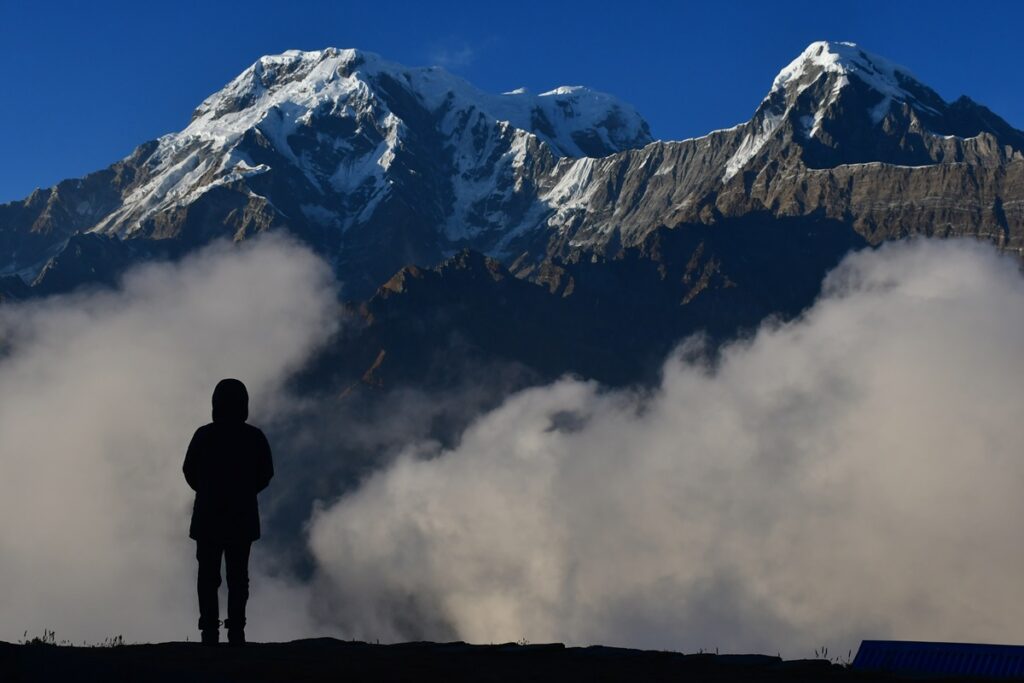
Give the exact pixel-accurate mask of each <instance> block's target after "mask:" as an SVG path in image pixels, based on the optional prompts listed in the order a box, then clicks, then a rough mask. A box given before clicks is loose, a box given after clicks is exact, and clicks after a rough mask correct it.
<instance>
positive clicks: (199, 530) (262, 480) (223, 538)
mask: <svg viewBox="0 0 1024 683" xmlns="http://www.w3.org/2000/svg"><path fill="white" fill-rule="evenodd" d="M248 417H249V394H248V392H247V391H246V389H245V385H244V384H242V383H241V382H240V381H238V380H237V379H225V380H221V381H220V382H219V383H218V384H217V387H216V388H215V389H214V391H213V422H211V423H210V424H206V425H203V426H202V427H200V428H199V429H197V430H196V433H195V434H194V435H193V437H192V441H191V443H189V445H188V451H187V452H186V453H185V464H184V465H183V466H182V470H183V471H184V473H185V480H186V481H187V482H188V485H189V486H191V487H192V489H193V490H194V491H195V492H196V499H195V504H194V505H193V506H192V524H191V526H190V527H189V536H190V537H192V538H194V539H196V540H211V541H219V542H225V543H227V542H243V541H255V540H256V539H258V538H259V537H260V513H259V505H258V503H257V501H256V494H257V493H259V492H260V491H262V490H263V489H265V488H266V487H267V485H268V484H269V483H270V480H271V478H272V477H273V476H274V463H273V459H272V458H271V454H270V444H269V443H267V437H266V436H264V435H263V432H262V431H260V430H259V429H258V428H257V427H254V426H252V425H250V424H246V422H245V421H246V420H247V419H248Z"/></svg>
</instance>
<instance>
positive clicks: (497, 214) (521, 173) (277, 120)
mask: <svg viewBox="0 0 1024 683" xmlns="http://www.w3.org/2000/svg"><path fill="white" fill-rule="evenodd" d="M650 141H651V137H650V133H649V131H648V127H647V124H646V123H645V122H644V120H643V119H642V118H640V116H639V115H638V114H637V113H636V112H635V111H634V110H633V109H632V108H631V107H630V106H628V105H626V104H624V103H622V102H619V101H618V100H616V99H615V98H613V97H611V96H608V95H604V94H601V93H597V92H593V91H591V90H588V89H586V88H580V87H562V88H557V89H555V90H552V91H550V92H547V93H543V94H541V95H537V96H534V95H530V94H529V93H526V92H524V91H516V92H513V93H507V94H504V95H491V94H488V93H484V92H482V91H480V90H477V89H476V88H474V87H473V86H471V85H469V84H468V83H466V82H465V81H463V80H461V79H459V78H457V77H455V76H452V75H451V74H448V73H446V72H445V71H443V70H442V69H437V68H418V69H410V68H406V67H404V66H401V65H398V64H393V63H389V62H386V61H384V60H382V59H380V58H379V57H377V56H376V55H373V54H370V53H365V52H359V51H356V50H336V49H327V50H323V51H318V52H297V51H291V52H286V53H284V54H282V55H277V56H269V57H263V58H261V59H260V60H259V61H257V62H256V63H255V64H253V65H252V66H251V67H249V68H248V69H246V70H245V71H244V72H243V73H242V74H241V75H239V76H238V77H237V78H236V79H234V80H233V81H232V82H231V83H229V84H228V85H227V86H225V88H224V89H223V90H221V91H219V92H217V93H215V94H214V95H212V96H210V97H209V98H207V99H206V100H205V101H204V102H203V103H202V104H200V105H199V107H198V108H197V109H196V111H195V112H194V114H193V116H192V121H191V123H190V124H189V126H188V127H187V128H185V129H184V130H183V131H181V132H180V133H174V134H170V135H166V136H164V137H162V138H160V139H159V140H156V141H153V142H149V143H146V144H144V145H142V146H140V147H139V148H138V149H136V150H135V152H133V154H132V155H131V156H129V157H128V158H126V159H124V160H123V161H121V162H118V163H117V164H115V165H114V166H112V167H111V168H109V169H107V170H105V171H100V172H98V173H95V174H92V175H90V176H88V177H86V178H84V179H82V180H77V181H65V182H63V183H61V184H60V185H58V186H57V187H55V188H52V189H50V190H45V191H43V190H41V191H37V192H35V193H33V195H31V196H30V197H28V198H27V199H25V200H23V201H21V202H14V203H12V204H7V205H4V206H2V207H0V273H14V272H21V273H22V274H23V275H26V276H28V279H33V278H35V277H36V276H37V274H38V273H39V272H40V270H42V268H43V266H44V264H45V262H46V260H47V259H48V258H50V257H52V256H53V255H54V254H55V253H56V252H58V251H60V250H61V249H63V248H64V244H65V242H66V240H67V239H68V238H69V237H70V236H71V235H74V234H77V233H84V232H88V233H95V234H100V235H107V236H113V237H117V238H120V239H122V240H124V241H131V242H136V241H152V242H161V243H173V244H174V245H175V248H176V249H177V250H178V251H183V250H187V249H191V248H194V247H196V246H198V245H201V244H203V243H205V242H208V241H210V240H211V239H214V238H217V237H228V238H231V239H236V240H237V239H245V238H246V237H248V236H251V235H254V234H257V233H260V232H262V231H265V230H272V229H286V230H289V231H291V232H293V233H294V234H296V235H298V236H299V237H300V238H301V239H303V240H305V241H306V242H308V243H309V244H311V245H313V246H314V247H315V248H316V249H317V250H318V251H320V252H321V253H323V254H324V255H326V256H328V257H329V258H330V259H331V260H332V261H334V262H335V263H336V264H337V266H338V271H339V274H340V275H341V276H342V277H343V278H344V279H345V280H346V283H347V284H348V286H349V288H350V289H353V290H356V291H358V292H365V293H369V292H372V291H373V289H374V288H375V287H376V286H377V285H378V284H379V283H380V282H381V281H382V280H384V279H386V278H387V277H389V276H390V275H391V274H392V273H394V272H395V270H397V269H398V268H400V267H402V266H403V265H406V264H408V263H414V262H425V263H433V262H436V261H438V260H440V259H441V258H442V257H443V256H444V255H445V254H449V253H452V252H453V251H455V250H457V249H458V248H460V247H461V246H470V245H471V246H474V247H475V248H477V249H479V250H481V251H487V252H494V251H500V248H501V245H502V244H503V243H504V242H505V241H506V240H507V236H508V228H509V226H510V225H511V224H513V223H517V222H522V221H526V222H531V221H532V222H534V223H535V222H536V219H535V218H533V217H532V216H528V215H527V214H529V212H530V211H532V210H534V208H535V207H534V203H533V201H532V200H533V195H534V192H533V182H534V180H533V177H532V176H533V174H535V173H542V172H544V171H546V170H547V169H549V168H551V167H553V166H554V164H555V163H556V161H557V160H558V159H559V158H561V157H564V156H567V155H571V156H573V157H582V156H584V155H588V154H589V155H593V156H604V155H607V154H612V153H615V152H618V151H621V150H623V149H629V148H633V147H639V146H642V145H644V144H647V143H648V142H650Z"/></svg>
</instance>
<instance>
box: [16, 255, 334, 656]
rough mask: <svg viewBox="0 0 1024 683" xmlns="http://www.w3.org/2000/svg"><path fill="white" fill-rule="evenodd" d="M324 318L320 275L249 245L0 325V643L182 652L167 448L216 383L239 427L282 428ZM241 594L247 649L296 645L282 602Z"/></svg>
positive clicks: (312, 265) (181, 490) (275, 584)
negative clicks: (117, 640) (248, 403)
mask: <svg viewBox="0 0 1024 683" xmlns="http://www.w3.org/2000/svg"><path fill="white" fill-rule="evenodd" d="M335 302H336V293H335V285H334V282H333V280H332V277H331V275H330V271H329V269H328V268H327V266H326V265H325V264H324V263H323V262H321V261H320V260H319V259H318V258H317V257H315V256H314V255H313V254H312V253H311V252H309V251H308V250H307V249H305V248H303V247H299V246H297V245H295V244H294V243H291V242H289V241H286V240H283V239H280V238H262V239H260V240H256V241H255V242H253V243H251V244H243V245H240V246H229V245H218V246H215V247H212V248H209V249H206V250H205V251H203V252H201V253H200V254H198V255H196V256H194V257H191V258H188V259H186V260H184V261H183V262H181V263H180V264H177V265H169V264H161V265H147V266H144V267H141V268H139V269H136V270H134V271H132V272H131V273H130V274H128V276H127V277H126V279H125V281H124V283H123V287H121V288H119V289H118V290H117V291H103V292H92V293H87V294H82V295H76V296H69V297H58V298H54V299H49V300H46V301H42V302H35V303H29V304H25V305H19V306H13V307H2V308H0V454H2V458H0V469H2V472H0V586H2V590H0V615H2V616H0V640H8V641H13V640H16V639H20V638H21V637H22V633H23V631H25V630H28V632H29V635H30V636H31V635H38V634H41V633H42V630H43V629H44V628H50V629H54V630H55V631H56V632H57V637H58V638H69V639H71V640H73V641H74V642H80V641H81V640H87V641H89V642H98V641H100V640H102V639H104V638H106V637H109V636H113V635H117V634H124V636H125V638H126V639H128V640H131V641H148V640H166V639H184V638H185V637H186V636H194V630H195V621H196V619H197V615H196V607H195V597H194V581H195V559H194V552H195V551H194V544H193V542H192V541H190V540H189V539H188V538H187V529H188V518H189V514H190V511H191V501H192V492H191V490H189V489H188V487H187V486H185V485H183V478H182V474H181V464H182V460H183V457H184V452H185V447H186V446H187V445H188V441H189V439H190V438H191V436H192V432H193V431H194V429H195V428H196V427H197V426H199V425H200V424H203V423H205V422H208V421H209V419H210V404H209V400H210V394H211V392H212V388H213V386H214V384H215V383H216V382H217V380H218V379H220V378H222V377H230V376H234V377H238V378H240V379H242V380H243V381H245V382H246V384H247V385H248V386H249V389H250V393H251V395H252V397H253V400H254V405H253V406H252V415H253V418H252V421H253V422H254V423H256V424H263V423H265V422H266V421H268V420H270V419H271V416H273V415H276V414H279V413H280V412H281V411H282V410H285V409H286V408H287V406H286V405H283V404H282V400H283V399H282V398H281V396H282V394H281V392H280V387H281V384H282V382H283V381H284V379H285V378H286V377H287V376H288V375H289V374H290V373H291V372H292V371H294V370H295V369H296V368H297V367H298V366H299V365H300V364H301V363H302V362H303V361H304V360H305V359H306V357H307V356H308V355H309V354H310V352H311V351H312V350H313V349H314V348H315V347H316V346H318V345H319V344H321V343H323V342H324V340H326V339H327V338H328V336H329V335H330V334H331V333H332V331H333V329H334V325H335V324H336V321H337V320H338V316H337V315H336V311H335V306H336V303H335ZM278 466H279V467H287V466H288V465H287V462H279V463H278ZM259 547H260V546H259V545H258V544H257V546H256V548H257V550H256V554H257V558H256V560H255V563H257V564H258V562H259V557H258V554H259ZM257 574H259V571H258V570H257ZM253 588H254V598H253V604H252V608H251V613H252V616H253V627H254V635H257V633H259V634H262V637H278V638H281V637H295V636H296V635H302V634H304V633H308V632H309V631H310V630H311V629H312V627H311V626H310V625H309V623H308V620H307V619H306V616H305V613H304V612H305V610H304V607H303V605H304V601H303V594H302V593H301V592H298V593H297V592H296V591H297V590H298V589H297V588H295V587H294V586H291V585H290V584H288V583H287V582H285V581H283V580H281V579H275V578H271V577H269V576H266V575H257V576H255V577H254V579H253ZM271 613H272V614H273V615H274V618H273V619H269V618H266V617H267V616H268V615H269V614H271ZM261 616H262V617H264V618H261Z"/></svg>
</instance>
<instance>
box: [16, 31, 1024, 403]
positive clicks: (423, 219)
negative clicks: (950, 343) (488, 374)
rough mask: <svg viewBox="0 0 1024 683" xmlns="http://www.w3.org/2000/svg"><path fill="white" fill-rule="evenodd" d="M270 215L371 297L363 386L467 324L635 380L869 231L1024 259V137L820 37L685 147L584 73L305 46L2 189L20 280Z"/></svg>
mask: <svg viewBox="0 0 1024 683" xmlns="http://www.w3.org/2000/svg"><path fill="white" fill-rule="evenodd" d="M267 230H287V231H290V232H291V233H293V234H294V235H296V236H298V237H299V238H300V239H302V240H303V241H305V242H307V243H308V244H310V245H311V246H312V247H313V248H314V249H316V250H317V251H318V252H319V253H321V254H323V255H324V256H325V257H326V258H328V259H329V261H330V262H331V263H333V264H334V266H335V268H336V270H337V273H338V276H339V278H340V279H341V280H342V281H343V282H344V283H345V292H346V295H348V296H349V297H351V298H353V299H357V300H363V301H364V304H363V305H362V309H361V310H362V312H363V316H364V320H365V321H366V325H365V326H364V328H363V332H362V333H361V335H362V336H359V337H358V338H357V339H355V340H349V342H351V343H352V344H354V345H355V346H356V347H358V348H359V349H360V351H359V353H355V354H352V355H351V357H358V358H362V359H363V361H361V362H360V363H359V364H357V365H356V366H353V367H351V368H349V369H348V370H347V371H346V372H350V374H351V372H354V373H355V375H354V377H355V378H356V379H362V380H363V381H365V382H367V383H369V384H374V383H381V382H386V380H387V378H389V377H391V378H394V377H399V376H409V375H410V374H417V373H419V374H420V375H423V373H424V372H427V371H425V370H424V368H429V367H431V363H432V361H430V359H428V358H427V356H426V355H424V354H426V353H427V352H428V351H427V350H428V349H430V348H435V347H437V348H436V349H435V350H437V351H438V354H439V355H438V354H435V356H432V358H435V359H438V358H439V359H440V360H439V361H437V362H444V353H442V352H441V350H440V344H441V342H440V341H438V340H442V339H445V340H448V341H446V342H444V343H448V342H449V341H450V340H451V339H452V338H453V336H452V332H453V331H454V330H458V333H459V335H460V337H459V338H460V339H462V340H463V341H464V342H466V343H468V344H469V345H470V346H471V347H473V348H474V349H476V350H477V351H476V352H479V353H480V354H482V355H483V356H487V355H488V354H491V355H496V356H499V357H508V358H511V359H514V360H516V361H517V362H525V363H526V364H527V365H529V366H530V368H532V370H533V371H535V372H537V373H539V374H541V375H545V376H546V375H549V374H552V373H556V374H557V373H558V372H564V371H566V370H569V371H576V372H580V373H583V374H587V375H589V376H597V377H600V378H602V379H605V380H607V381H611V382H620V381H627V380H628V379H629V378H631V377H634V378H635V377H636V376H638V375H641V374H643V373H645V372H647V371H648V369H649V367H650V363H651V362H652V361H651V359H657V358H659V357H660V356H661V355H662V354H663V353H664V352H665V351H666V350H667V349H668V348H669V347H670V346H671V343H672V342H673V341H675V340H677V339H678V338H679V337H680V336H681V335H684V334H688V333H690V332H694V331H698V330H705V331H707V332H709V333H710V334H711V336H712V337H716V336H720V337H726V336H730V335H733V334H735V333H736V332H737V331H739V330H742V329H744V328H749V327H752V326H754V325H756V324H757V323H758V322H759V321H760V320H761V319H762V318H763V317H764V316H766V315H770V314H772V313H777V314H781V315H793V314H795V313H797V312H799V310H801V309H802V308H803V307H805V306H807V305H808V304H809V303H810V302H811V301H812V300H813V298H814V296H815V294H816V293H817V288H818V284H819V282H820V280H821V277H822V275H823V274H824V273H825V271H826V270H827V269H828V268H830V267H831V266H833V265H834V264H835V263H837V262H838V260H839V259H840V258H841V257H842V256H843V255H844V254H845V253H846V252H847V251H848V250H849V249H851V248H855V247H858V246H863V245H869V244H871V245H873V244H878V243H880V242H883V241H885V240H891V239H898V238H902V237H906V236H909V235H936V236H946V237H972V238H980V239H984V240H988V241H991V242H993V243H994V244H996V245H998V246H999V247H1000V248H1002V249H1005V250H1007V251H1012V252H1015V253H1017V254H1021V253H1024V133H1022V132H1021V131H1018V130H1016V129H1014V128H1013V127H1012V126H1010V125H1009V124H1007V123H1006V122H1005V121H1003V120H1002V119H1000V118H999V117H998V116H996V115H995V114H993V113H992V112H991V111H989V110H988V109H986V108H985V107H983V106H981V105H979V104H976V103H974V102H973V101H971V100H970V99H968V98H966V97H962V98H960V99H958V100H956V101H954V102H946V101H944V100H943V98H942V97H940V96H939V95H938V94H937V93H936V92H935V91H934V90H932V89H930V88H929V87H928V86H926V85H924V84H923V83H921V82H920V81H918V80H917V79H916V78H915V77H914V76H913V75H912V74H911V73H910V72H909V71H908V70H907V69H905V68H903V67H900V66H898V65H895V64H892V63H890V62H889V61H887V60H885V59H883V58H881V57H878V56H875V55H871V54H869V53H867V52H865V51H863V50H861V49H860V48H859V47H857V46H855V45H852V44H848V43H830V42H818V43H813V44H812V45H810V46H809V47H808V48H807V49H806V50H805V51H804V52H803V53H802V54H801V55H799V56H798V57H797V58H796V59H795V60H794V61H793V62H792V63H790V64H789V65H788V66H786V67H785V68H784V69H782V71H781V72H780V73H779V75H778V76H777V77H776V78H775V80H774V82H773V83H772V84H771V87H770V89H769V91H768V94H767V96H766V97H765V98H764V100H763V101H762V102H761V103H760V105H758V107H757V108H756V110H755V111H754V114H753V116H752V118H751V119H750V121H748V122H747V123H744V124H741V125H739V126H736V127H734V128H731V129H727V130H719V131H714V132H711V133H709V134H707V135H705V136H703V137H700V138H696V139H691V140H683V141H678V142H654V141H652V140H651V137H650V133H649V130H648V127H647V124H646V123H645V122H644V120H643V119H642V118H641V117H640V116H639V115H638V114H637V113H636V112H635V111H634V110H633V109H632V108H631V107H630V106H628V105H626V104H624V103H622V102H620V101H618V100H616V99H615V98H613V97H611V96H609V95H604V94H601V93H596V92H593V91H590V90H588V89H586V88H580V87H563V88H557V89H555V90H552V91H550V92H546V93H542V94H540V95H531V94H529V93H526V92H525V91H521V90H519V91H514V92H511V93H506V94H503V95H492V94H488V93H484V92H482V91H480V90H477V89H476V88H474V87H473V86H471V85H469V84H468V83H466V82H465V81H463V80H461V79H459V78H457V77H455V76H452V75H451V74H448V73H446V72H445V71H443V70H442V69H437V68H407V67H404V66H401V65H398V64H393V63H390V62H387V61H385V60H383V59H381V58H380V57H377V56H376V55H373V54H370V53H365V52H359V51H355V50H336V49H327V50H323V51H317V52H296V51H291V52H286V53H284V54H282V55H277V56H269V57H263V58H261V59H260V60H258V61H257V62H256V63H255V64H253V65H252V66H251V67H249V68H248V69H247V70H246V71H244V72H243V73H242V74H241V75H239V76H238V77H237V78H236V79H234V80H233V81H232V82H231V83H229V84H228V85H227V86H225V87H224V89H222V90H221V91H219V92H217V93H215V94H213V95H211V96H210V97H209V98H207V99H206V100H205V101H204V102H203V103H201V104H200V105H199V107H198V108H197V109H196V111H195V112H194V114H193V117H192V121H191V123H190V124H189V125H188V127H186V128H185V129H184V130H183V131H181V132H179V133H173V134H170V135H166V136H164V137H162V138H160V139H159V140H156V141H153V142H148V143H145V144H143V145H141V146H140V147H139V148H137V149H136V150H135V151H134V152H133V153H132V154H131V155H130V156H129V157H127V158H126V159H124V160H122V161H120V162H118V163H116V164H114V165H113V166H111V167H110V168H108V169H105V170H102V171H98V172H96V173H93V174H91V175H89V176H86V177H85V178H82V179H80V180H68V181H64V182H62V183H60V184H58V185H57V186H55V187H53V188H50V189H48V190H37V191H36V192H34V193H33V194H32V195H31V196H29V197H28V198H26V199H24V200H22V201H19V202H13V203H10V204H6V205H2V206H0V278H3V279H2V280H0V297H4V298H6V299H16V298H24V297H26V296H31V295H33V294H39V293H54V292H61V291H68V290H70V289H72V288H74V287H76V286H78V285H80V284H83V283H106V282H111V281H113V280H114V278H116V276H117V274H118V273H119V272H121V271H122V270H123V269H124V268H126V267H127V266H128V265H130V264H132V263H135V262H138V261H140V260H144V259H148V258H154V257H170V258H174V257H177V256H179V255H181V254H184V253H186V252H188V251H190V250H192V249H194V248H196V247H198V246H199V245H202V244H205V243H206V242H209V241H210V240H212V239H215V238H221V237H227V238H229V239H234V240H243V239H246V238H248V237H250V236H252V235H255V234H258V233H260V232H263V231H267ZM466 249H468V250H470V251H468V252H464V251H463V250H466ZM485 256H486V257H488V258H485ZM445 259H454V260H448V261H446V262H444V263H442V265H440V266H439V267H438V268H436V269H432V268H431V266H432V265H434V264H438V263H441V262H442V261H444V260H445ZM488 259H493V260H488ZM410 264H417V265H419V266H420V267H419V268H407V267H406V266H409V265H410ZM396 272H397V273H398V275H394V274H395V273H396ZM392 276H394V277H392ZM389 278H390V279H389ZM26 283H27V284H28V285H31V287H28V286H27V285H26ZM382 283H386V284H384V285H383V286H381V284H382ZM412 321H417V322H415V324H414V323H413V322H412ZM439 321H443V322H439ZM485 321H486V322H485ZM509 321H515V324H512V323H510V322H509ZM531 335H532V336H531ZM424 336H429V337H431V338H432V339H434V341H435V343H433V345H432V344H423V343H421V342H422V338H423V337H424ZM414 338H415V339H417V341H416V343H413V342H412V341H409V340H411V339H414ZM403 340H405V341H403ZM538 340H539V341H538ZM595 340H600V343H597V342H595ZM449 347H450V344H449ZM591 347H593V348H591ZM467 348H468V347H467ZM588 348H590V351H586V350H584V351H580V349H588ZM470 355H472V354H470ZM414 357H415V358H417V359H418V361H416V362H413V361H412V360H410V359H412V358H414ZM624 359H625V360H624ZM423 376H424V377H425V376H426V375H423ZM350 379H351V378H350ZM387 381H390V380H387Z"/></svg>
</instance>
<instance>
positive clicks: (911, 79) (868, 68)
mask: <svg viewBox="0 0 1024 683" xmlns="http://www.w3.org/2000/svg"><path fill="white" fill-rule="evenodd" d="M823 76H824V77H826V78H830V79H831V81H832V82H831V86H832V87H831V88H830V89H829V91H830V95H829V99H832V98H834V97H835V95H837V94H838V93H839V91H841V90H842V89H844V88H846V87H847V86H848V85H850V79H851V78H855V79H857V80H858V81H860V83H862V84H863V85H865V86H867V87H868V88H869V89H870V90H872V91H874V92H875V93H877V95H878V96H879V100H878V103H877V104H876V105H875V106H874V107H873V109H872V111H871V118H872V119H873V120H874V121H875V123H878V122H880V121H881V120H882V119H883V118H884V117H885V115H886V114H887V113H888V112H889V108H890V107H891V105H892V104H893V103H894V102H895V103H906V104H909V105H910V106H912V107H913V108H915V109H917V110H918V111H920V112H924V113H926V114H938V113H939V110H941V109H942V108H943V107H944V105H945V101H944V100H943V99H942V98H941V97H940V96H939V95H938V93H936V92H935V91H934V90H932V89H931V88H929V87H928V86H926V85H924V84H923V83H921V81H919V80H918V79H917V77H916V76H914V74H913V73H912V72H911V71H910V69H908V68H906V67H905V66H900V65H899V64H896V63H894V62H892V61H890V60H888V59H886V58H885V57H881V56H879V55H876V54H872V53H871V52H868V51H866V50H864V49H863V48H861V47H860V46H858V45H857V44H856V43H848V42H837V41H828V40H819V41H816V42H813V43H811V44H810V45H808V46H807V48H806V49H805V50H804V51H803V52H801V53H800V55H799V56H798V57H797V58H796V59H794V60H793V61H792V62H790V63H789V64H788V65H786V67H785V68H783V69H782V71H780V72H779V74H778V75H777V76H776V77H775V80H774V81H773V82H772V88H771V91H770V92H769V94H768V97H769V98H772V97H773V96H775V97H778V96H779V95H782V96H783V97H784V98H785V100H786V101H787V102H789V103H791V102H792V101H793V100H794V99H795V98H796V97H797V96H799V94H800V93H801V92H803V91H804V90H806V89H807V88H808V87H810V86H811V85H813V84H814V83H816V82H817V81H818V80H819V79H821V78H822V77H823Z"/></svg>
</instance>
